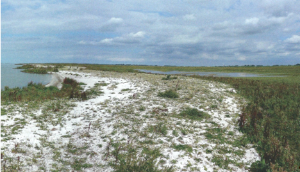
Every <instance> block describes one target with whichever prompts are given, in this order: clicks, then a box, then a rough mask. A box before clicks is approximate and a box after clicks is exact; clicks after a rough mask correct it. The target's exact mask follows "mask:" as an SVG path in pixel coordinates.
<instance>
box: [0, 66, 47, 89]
mask: <svg viewBox="0 0 300 172" xmlns="http://www.w3.org/2000/svg"><path fill="white" fill-rule="evenodd" d="M16 67H18V65H15V64H10V63H1V89H4V87H5V86H8V87H10V88H14V87H24V86H27V84H28V83H29V82H30V81H32V82H34V83H42V84H48V83H49V82H50V81H51V78H52V77H51V74H30V73H24V72H21V70H23V69H14V68H16Z"/></svg>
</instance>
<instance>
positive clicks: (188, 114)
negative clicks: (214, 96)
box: [176, 107, 210, 121]
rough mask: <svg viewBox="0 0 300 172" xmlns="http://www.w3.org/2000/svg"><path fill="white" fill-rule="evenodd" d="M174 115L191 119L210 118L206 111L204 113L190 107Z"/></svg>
mask: <svg viewBox="0 0 300 172" xmlns="http://www.w3.org/2000/svg"><path fill="white" fill-rule="evenodd" d="M176 116H177V117H182V118H188V119H191V120H198V121H201V120H203V119H208V118H210V115H209V114H208V113H205V112H203V111H199V110H198V109H195V108H190V107H188V108H185V109H183V110H182V111H181V112H180V113H179V114H178V115H176Z"/></svg>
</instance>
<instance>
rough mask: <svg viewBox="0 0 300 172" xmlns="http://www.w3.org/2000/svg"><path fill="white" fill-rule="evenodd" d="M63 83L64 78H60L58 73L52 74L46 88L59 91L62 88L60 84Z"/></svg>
mask: <svg viewBox="0 0 300 172" xmlns="http://www.w3.org/2000/svg"><path fill="white" fill-rule="evenodd" d="M63 81H64V77H63V76H61V75H60V74H58V73H52V78H51V81H50V83H49V84H47V85H46V87H50V86H54V87H57V88H59V89H61V88H62V82H63Z"/></svg>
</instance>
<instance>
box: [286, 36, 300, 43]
mask: <svg viewBox="0 0 300 172" xmlns="http://www.w3.org/2000/svg"><path fill="white" fill-rule="evenodd" d="M285 42H288V43H294V44H295V43H300V36H299V35H293V36H292V37H290V38H288V39H286V40H285Z"/></svg>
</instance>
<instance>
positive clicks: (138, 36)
mask: <svg viewBox="0 0 300 172" xmlns="http://www.w3.org/2000/svg"><path fill="white" fill-rule="evenodd" d="M145 34H146V33H145V32H143V31H139V32H137V33H130V34H129V37H133V38H143V37H144V36H145Z"/></svg>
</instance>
